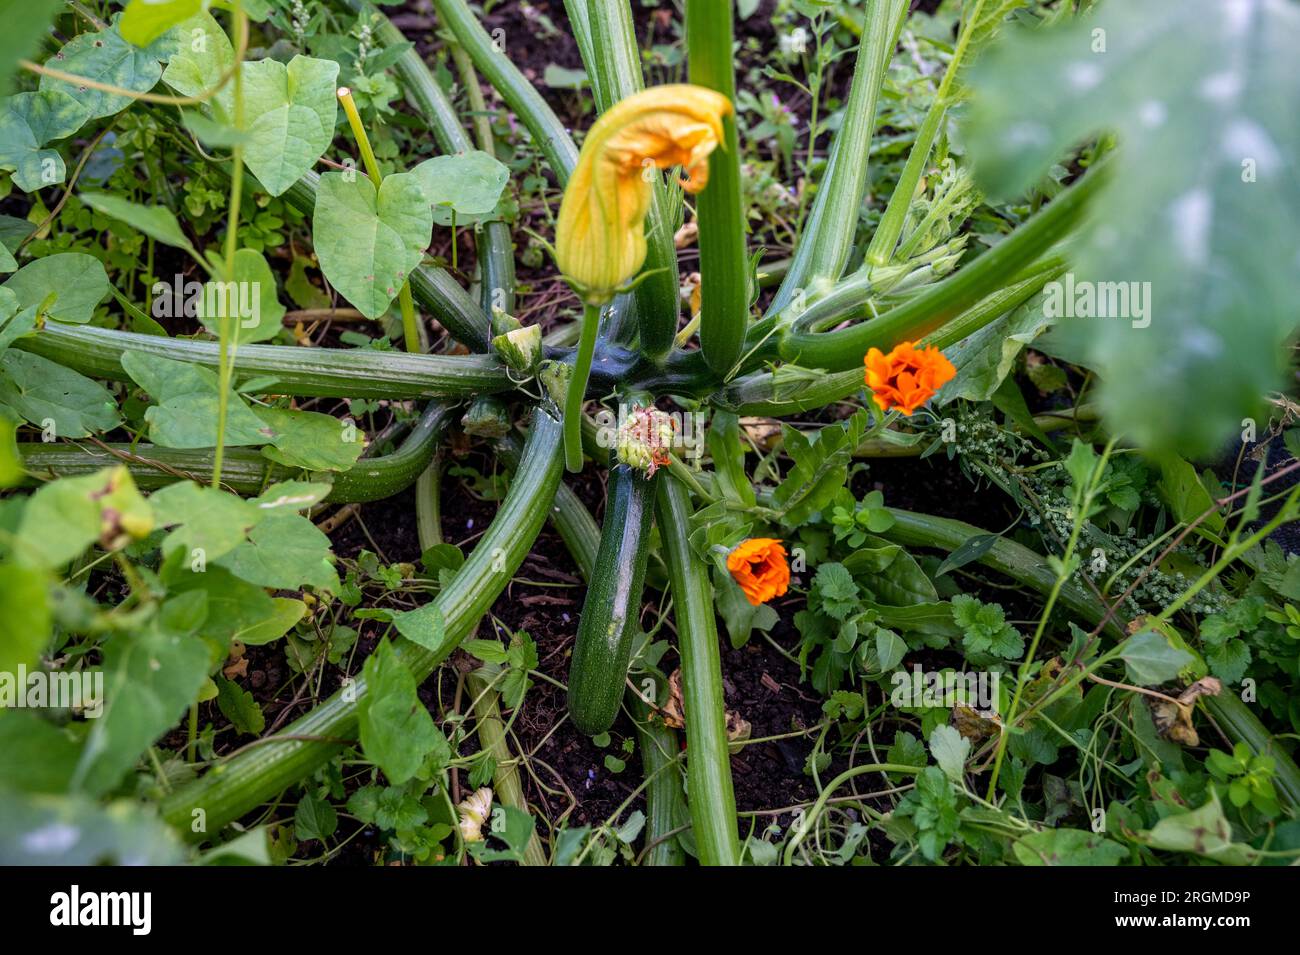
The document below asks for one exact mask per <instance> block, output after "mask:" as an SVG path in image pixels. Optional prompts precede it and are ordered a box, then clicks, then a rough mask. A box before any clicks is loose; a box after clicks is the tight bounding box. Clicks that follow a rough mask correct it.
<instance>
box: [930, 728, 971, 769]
mask: <svg viewBox="0 0 1300 955" xmlns="http://www.w3.org/2000/svg"><path fill="white" fill-rule="evenodd" d="M930 755H931V756H933V757H934V761H935V762H936V763H938V764H939V768H940V769H942V770H943V772H944V775H945V776H947V777H948V778H949V779H952V780H960V779H961V778H962V774H963V769H964V767H965V766H966V757H967V756H969V755H970V740H968V739H967V738H966V737H964V736H962V735H961V733H959V732H957V729H956V728H955V727H952V726H947V725H941V726H936V727H935V728H934V729H933V730H931V731H930Z"/></svg>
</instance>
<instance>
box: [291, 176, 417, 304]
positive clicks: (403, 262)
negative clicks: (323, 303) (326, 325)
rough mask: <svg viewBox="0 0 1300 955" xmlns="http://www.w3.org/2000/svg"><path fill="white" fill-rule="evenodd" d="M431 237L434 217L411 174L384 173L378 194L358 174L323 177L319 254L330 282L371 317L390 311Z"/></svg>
mask: <svg viewBox="0 0 1300 955" xmlns="http://www.w3.org/2000/svg"><path fill="white" fill-rule="evenodd" d="M349 179H351V181H349ZM432 235H433V216H432V213H431V212H430V210H429V203H428V201H427V200H426V199H425V195H424V188H423V187H422V186H421V185H420V179H419V177H418V176H416V175H414V174H413V173H396V174H394V175H391V176H388V177H386V178H385V179H384V181H383V183H382V184H381V185H380V187H379V190H378V192H376V190H375V187H374V184H373V183H372V182H371V181H370V180H369V179H367V178H365V177H364V176H358V175H356V174H355V173H341V172H327V173H325V175H323V176H321V177H320V187H319V189H318V190H317V192H316V215H315V218H314V221H313V223H312V238H313V241H314V242H315V244H316V257H317V258H318V259H319V260H320V267H321V271H322V272H324V273H325V277H326V278H327V279H329V280H330V283H331V284H332V285H333V286H334V287H335V288H336V289H338V290H339V292H340V293H341V294H342V295H343V297H344V298H346V299H347V300H348V301H349V302H351V303H352V304H353V305H355V306H356V307H357V308H358V309H359V310H360V311H361V312H362V314H364V315H365V316H366V317H367V318H378V317H379V316H380V315H383V314H384V312H386V311H387V310H388V306H389V305H390V304H392V301H393V299H394V298H396V297H397V293H398V291H399V290H400V289H401V287H402V283H403V282H405V281H406V277H407V276H408V275H410V274H411V271H412V270H413V269H414V268H415V267H416V266H417V265H419V264H420V260H421V259H422V258H423V257H424V250H425V248H427V247H428V245H429V240H430V238H431V237H432Z"/></svg>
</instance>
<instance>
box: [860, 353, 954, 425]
mask: <svg viewBox="0 0 1300 955" xmlns="http://www.w3.org/2000/svg"><path fill="white" fill-rule="evenodd" d="M863 364H865V365H866V366H867V373H866V380H867V387H868V388H870V389H871V391H872V394H874V395H875V396H876V404H878V405H879V406H880V409H881V410H882V411H888V410H889V409H890V408H898V409H899V410H900V411H902V412H903V414H906V415H911V414H915V413H916V409H917V408H919V407H921V405H923V404H925V403H926V402H927V401H929V400H930V399H931V398H933V397H934V396H935V394H936V393H937V392H938V391H939V389H940V388H942V387H943V386H944V385H945V384H947V383H948V382H949V381H952V379H953V378H954V377H955V376H956V374H957V369H956V368H954V367H953V364H952V362H950V361H949V360H948V359H947V358H946V357H944V354H943V352H941V351H940V350H939V349H937V348H935V347H934V346H933V345H927V346H925V347H924V348H917V347H916V346H915V345H913V344H912V343H911V342H901V343H899V344H898V345H896V346H894V350H893V351H891V352H890V353H889V354H888V355H886V354H885V353H884V352H882V351H881V350H880V349H879V348H872V349H870V350H869V351H868V352H867V355H866V357H865V358H864V359H863Z"/></svg>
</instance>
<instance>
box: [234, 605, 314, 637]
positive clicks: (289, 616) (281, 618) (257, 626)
mask: <svg viewBox="0 0 1300 955" xmlns="http://www.w3.org/2000/svg"><path fill="white" fill-rule="evenodd" d="M271 605H272V606H271V611H270V613H269V614H268V615H267V616H265V617H263V618H262V619H261V620H258V621H257V622H255V623H252V624H249V625H245V626H242V627H240V628H239V629H238V630H236V631H234V632H233V633H232V634H231V636H232V638H234V639H237V640H240V641H242V642H243V643H244V645H245V646H249V647H260V646H263V645H265V644H268V643H272V642H274V641H276V640H279V639H280V638H281V637H283V636H284V635H285V634H286V633H288V632H289V631H290V630H292V629H293V627H294V626H295V625H296V624H297V623H298V621H299V620H301V619H302V618H303V617H305V616H306V615H307V605H306V604H305V603H303V602H302V601H301V600H298V599H297V598H295V597H272V598H271Z"/></svg>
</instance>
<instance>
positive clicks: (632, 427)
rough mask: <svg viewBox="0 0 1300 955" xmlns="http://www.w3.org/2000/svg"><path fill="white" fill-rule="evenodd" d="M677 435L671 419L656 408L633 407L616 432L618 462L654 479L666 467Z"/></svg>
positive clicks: (671, 417)
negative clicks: (656, 473) (638, 469)
mask: <svg viewBox="0 0 1300 955" xmlns="http://www.w3.org/2000/svg"><path fill="white" fill-rule="evenodd" d="M676 434H677V422H676V421H675V420H673V416H672V415H670V414H667V413H665V412H663V411H660V410H659V409H658V408H653V407H650V408H633V409H632V411H631V412H630V413H629V414H628V415H627V417H626V418H624V420H623V423H622V424H621V425H619V429H618V459H619V460H620V461H622V462H623V463H624V464H627V465H630V466H631V467H634V468H640V469H641V470H642V471H645V473H646V477H653V476H654V473H655V471H657V470H659V468H661V467H665V466H666V465H667V464H668V462H669V460H670V459H671V458H670V449H671V448H672V446H673V439H674V437H675V436H676Z"/></svg>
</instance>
